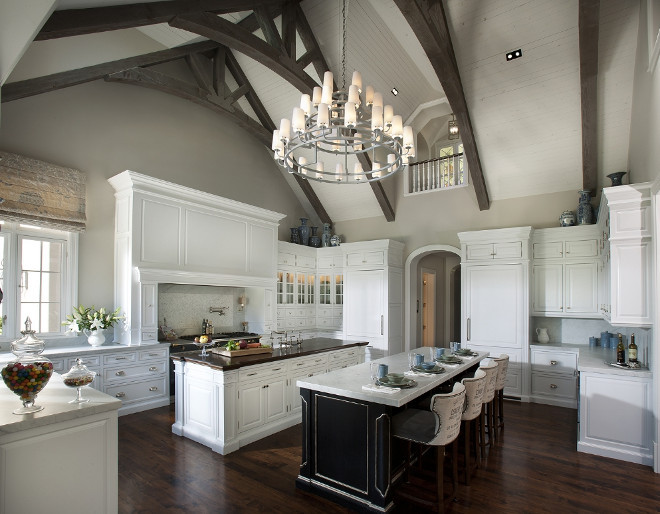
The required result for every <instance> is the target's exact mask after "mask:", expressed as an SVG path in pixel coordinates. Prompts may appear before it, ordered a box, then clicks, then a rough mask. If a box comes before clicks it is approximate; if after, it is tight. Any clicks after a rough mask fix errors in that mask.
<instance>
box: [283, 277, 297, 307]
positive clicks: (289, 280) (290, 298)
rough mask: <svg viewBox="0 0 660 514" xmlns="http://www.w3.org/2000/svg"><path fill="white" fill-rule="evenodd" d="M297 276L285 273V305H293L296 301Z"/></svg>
mask: <svg viewBox="0 0 660 514" xmlns="http://www.w3.org/2000/svg"><path fill="white" fill-rule="evenodd" d="M295 281H296V274H295V273H294V272H293V271H286V272H284V303H285V304H287V305H291V304H293V303H294V301H295V288H296V284H295Z"/></svg>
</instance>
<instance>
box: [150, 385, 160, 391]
mask: <svg viewBox="0 0 660 514" xmlns="http://www.w3.org/2000/svg"><path fill="white" fill-rule="evenodd" d="M149 391H158V388H157V387H156V386H151V387H150V388H149Z"/></svg>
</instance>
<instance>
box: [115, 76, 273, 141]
mask: <svg viewBox="0 0 660 514" xmlns="http://www.w3.org/2000/svg"><path fill="white" fill-rule="evenodd" d="M106 80H107V81H109V82H122V83H125V84H133V85H136V86H142V87H147V88H151V89H156V90H158V91H163V92H165V93H169V94H171V95H174V96H178V97H179V98H184V99H186V100H190V101H191V102H194V103H196V104H198V105H201V106H203V107H207V108H209V109H211V110H214V111H216V112H220V113H222V114H224V115H226V116H229V117H230V118H231V119H232V120H233V121H234V122H235V123H236V124H237V125H239V126H240V127H242V128H244V129H245V130H247V131H248V132H249V133H250V134H252V135H253V136H254V137H255V138H257V139H258V140H259V141H260V142H261V143H263V144H265V145H268V146H270V144H271V141H272V134H271V132H270V131H269V130H268V129H266V128H265V127H263V126H261V125H260V124H259V123H258V122H256V121H255V120H253V119H252V118H250V117H249V116H248V115H247V114H245V113H242V112H240V111H238V110H236V109H233V110H230V109H228V108H227V107H226V105H223V104H222V102H221V101H218V102H217V103H216V102H213V101H211V100H210V97H209V95H208V93H207V92H206V91H205V90H204V89H202V88H200V87H198V86H195V85H193V84H190V83H188V82H184V81H182V80H179V79H177V78H174V77H170V76H168V75H165V74H163V73H160V72H157V71H155V70H147V69H144V68H134V69H132V70H125V71H121V72H118V73H113V74H111V75H109V76H108V77H107V78H106Z"/></svg>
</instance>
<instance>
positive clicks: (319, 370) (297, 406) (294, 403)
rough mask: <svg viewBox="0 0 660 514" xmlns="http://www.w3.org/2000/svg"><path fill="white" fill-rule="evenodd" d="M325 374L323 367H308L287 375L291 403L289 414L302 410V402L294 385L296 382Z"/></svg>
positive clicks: (298, 389)
mask: <svg viewBox="0 0 660 514" xmlns="http://www.w3.org/2000/svg"><path fill="white" fill-rule="evenodd" d="M325 372H326V369H325V366H324V367H318V366H316V367H310V368H307V369H300V370H298V369H297V370H295V372H293V373H291V374H290V375H289V384H290V385H289V390H290V394H291V396H290V400H289V401H290V402H291V412H292V413H294V414H295V413H299V412H301V410H302V400H301V398H300V388H299V387H298V386H297V385H296V382H297V381H298V380H299V379H303V378H309V377H313V376H314V375H321V374H323V373H325Z"/></svg>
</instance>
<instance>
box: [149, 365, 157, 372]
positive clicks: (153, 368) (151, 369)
mask: <svg viewBox="0 0 660 514" xmlns="http://www.w3.org/2000/svg"><path fill="white" fill-rule="evenodd" d="M149 371H158V368H157V367H156V366H151V367H150V368H149Z"/></svg>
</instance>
